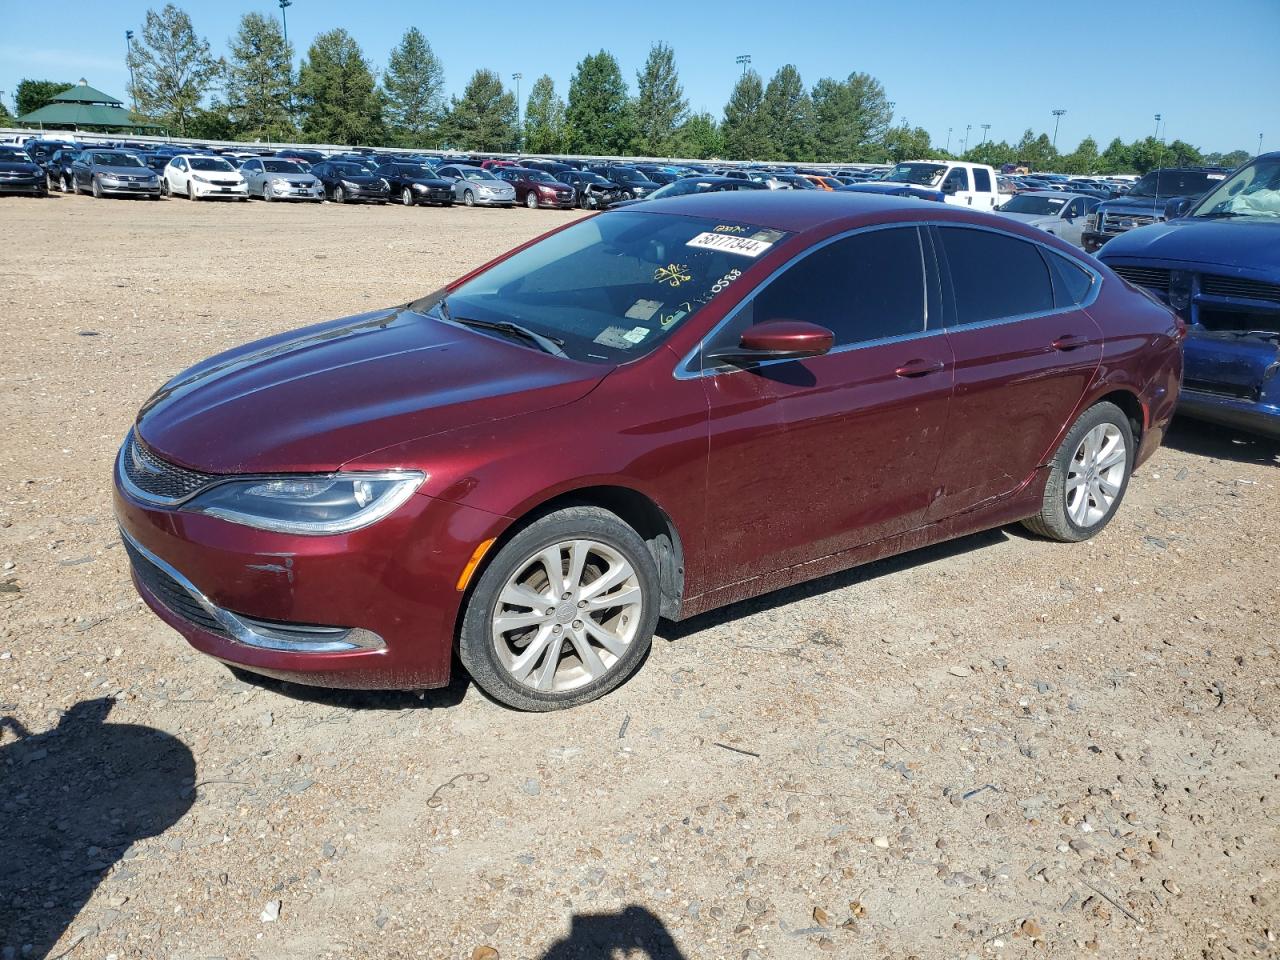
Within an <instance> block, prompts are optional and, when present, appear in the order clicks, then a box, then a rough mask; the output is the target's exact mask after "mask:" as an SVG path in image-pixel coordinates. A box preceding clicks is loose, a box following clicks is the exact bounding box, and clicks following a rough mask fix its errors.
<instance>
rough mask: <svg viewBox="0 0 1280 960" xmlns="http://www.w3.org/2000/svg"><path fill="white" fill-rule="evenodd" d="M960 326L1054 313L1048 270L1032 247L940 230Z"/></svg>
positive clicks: (998, 236) (979, 233)
mask: <svg viewBox="0 0 1280 960" xmlns="http://www.w3.org/2000/svg"><path fill="white" fill-rule="evenodd" d="M938 236H939V237H940V238H941V240H942V249H943V251H944V252H945V254H946V258H947V267H948V270H949V272H950V274H951V289H952V291H953V298H954V302H955V312H956V317H955V322H956V323H957V324H960V325H962V326H963V325H965V324H971V323H985V322H987V321H989V320H1004V319H1008V318H1010V317H1019V316H1024V315H1027V314H1034V313H1047V312H1049V311H1051V310H1053V309H1054V298H1053V282H1052V280H1051V279H1050V277H1049V268H1048V266H1047V265H1046V264H1045V262H1044V258H1043V257H1041V256H1040V251H1039V249H1038V248H1037V247H1036V245H1035V244H1031V243H1028V242H1026V241H1025V240H1019V239H1017V238H1015V237H1010V236H1008V235H1007V234H1002V233H993V232H991V231H989V230H969V229H963V228H960V227H939V228H938Z"/></svg>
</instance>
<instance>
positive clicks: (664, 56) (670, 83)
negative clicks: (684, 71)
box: [632, 43, 689, 157]
mask: <svg viewBox="0 0 1280 960" xmlns="http://www.w3.org/2000/svg"><path fill="white" fill-rule="evenodd" d="M636 91H637V92H636V99H635V104H634V109H633V113H632V116H633V120H634V125H635V136H634V139H633V140H632V146H633V147H634V149H635V151H636V152H637V153H640V154H643V155H646V156H650V157H660V156H666V155H667V154H669V153H670V152H671V138H672V137H673V136H674V135H675V132H676V128H677V127H678V126H680V124H681V123H683V122H684V120H685V118H686V117H687V116H688V114H689V101H688V100H686V99H685V98H684V88H683V87H681V86H680V75H679V73H678V71H677V70H676V59H675V53H674V52H673V51H672V49H671V48H670V47H669V46H667V45H666V44H665V43H655V44H654V45H653V46H652V47H650V48H649V56H648V58H647V59H646V60H645V62H644V68H643V69H642V70H639V71H637V73H636Z"/></svg>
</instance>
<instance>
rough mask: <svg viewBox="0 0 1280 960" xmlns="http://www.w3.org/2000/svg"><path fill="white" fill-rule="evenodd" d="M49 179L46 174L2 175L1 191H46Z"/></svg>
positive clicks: (0, 180) (0, 178) (0, 181)
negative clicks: (47, 179)
mask: <svg viewBox="0 0 1280 960" xmlns="http://www.w3.org/2000/svg"><path fill="white" fill-rule="evenodd" d="M47 187H48V181H46V180H45V176H44V174H32V175H31V176H29V177H27V176H22V177H0V193H44V192H45V190H46V188H47Z"/></svg>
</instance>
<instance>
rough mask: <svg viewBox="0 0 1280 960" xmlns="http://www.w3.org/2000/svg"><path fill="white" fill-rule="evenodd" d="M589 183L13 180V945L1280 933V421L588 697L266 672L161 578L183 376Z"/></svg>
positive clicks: (563, 946)
mask: <svg viewBox="0 0 1280 960" xmlns="http://www.w3.org/2000/svg"><path fill="white" fill-rule="evenodd" d="M566 216H572V214H565V213H557V212H538V213H535V212H531V211H526V210H519V209H518V210H511V211H492V210H465V209H455V210H424V209H414V210H406V209H402V208H398V207H396V208H386V209H363V208H351V207H336V206H333V205H324V206H320V207H309V208H294V207H285V206H284V205H281V204H275V205H270V206H268V205H265V204H261V203H253V204H239V205H215V204H212V203H202V204H192V203H188V202H181V201H169V202H160V203H148V202H129V201H94V200H91V199H88V198H83V197H57V196H55V197H53V198H51V199H49V200H47V201H34V200H23V199H5V200H0V227H3V233H4V236H5V244H4V254H3V256H2V257H0V296H2V298H3V304H4V309H3V312H2V313H0V332H2V333H3V335H4V343H5V350H6V355H5V358H4V363H3V367H2V368H0V382H2V384H3V402H4V409H5V412H6V417H5V426H4V432H5V438H4V443H3V447H2V448H0V485H2V487H3V495H2V497H0V563H3V565H4V571H3V573H2V574H0V581H3V585H2V586H0V960H7V958H9V957H26V956H35V957H41V956H45V955H46V951H48V955H49V956H63V955H66V956H70V957H74V958H77V960H79V958H96V960H103V958H113V957H114V958H121V960H122V958H126V957H129V958H132V957H140V958H172V960H186V958H192V960H194V958H210V957H221V958H234V960H239V958H262V960H266V958H322V957H323V958H327V957H343V958H400V957H405V958H408V957H413V958H420V957H423V958H472V957H488V958H492V957H495V956H500V957H501V958H504V960H513V958H528V960H564V958H568V957H578V956H581V957H584V958H600V957H608V956H611V955H615V954H614V952H613V951H615V950H616V951H617V952H616V955H617V956H625V957H628V958H634V957H647V956H651V957H653V958H674V957H684V958H688V960H695V958H699V960H700V958H720V957H732V958H766V957H769V958H791V957H809V956H823V955H832V956H837V957H858V958H862V957H885V958H889V957H892V958H901V957H907V956H916V957H919V958H935V957H936V958H944V957H948V958H949V957H969V956H975V957H999V956H1007V957H1015V956H1024V955H1034V954H1037V953H1045V954H1048V955H1051V956H1061V957H1077V956H1084V955H1089V951H1097V954H1096V955H1100V956H1114V957H1126V958H1131V957H1142V958H1166V957H1195V958H1198V957H1210V958H1218V957H1223V958H1226V957H1251V956H1276V955H1277V953H1278V952H1280V948H1278V947H1277V943H1276V939H1277V936H1280V783H1278V782H1277V778H1278V777H1280V741H1278V740H1277V732H1278V731H1277V721H1278V719H1280V691H1277V687H1276V684H1277V677H1278V676H1280V637H1278V635H1277V627H1278V626H1280V591H1277V589H1276V583H1277V579H1278V574H1280V569H1278V564H1277V559H1276V558H1277V552H1278V551H1280V498H1278V497H1277V490H1276V487H1277V483H1278V482H1280V471H1278V470H1277V465H1278V463H1280V460H1278V459H1277V450H1276V448H1275V447H1274V446H1268V445H1266V444H1261V443H1254V442H1249V441H1247V440H1242V439H1241V438H1233V437H1231V436H1228V435H1224V434H1222V433H1218V432H1212V431H1207V430H1203V429H1200V430H1196V429H1187V428H1183V429H1180V430H1179V431H1177V433H1176V434H1175V436H1174V437H1173V438H1172V440H1171V442H1170V445H1169V446H1168V447H1167V448H1166V449H1165V450H1164V451H1162V452H1161V453H1160V454H1159V455H1158V456H1157V457H1156V458H1155V460H1154V461H1153V462H1152V463H1150V464H1149V465H1148V466H1147V467H1146V469H1145V470H1144V471H1142V472H1141V473H1140V474H1139V475H1138V476H1137V477H1136V478H1135V480H1134V483H1133V484H1132V486H1131V487H1130V489H1129V495H1128V499H1127V501H1126V502H1125V504H1124V507H1123V509H1122V511H1121V513H1120V516H1119V517H1118V519H1117V520H1116V522H1115V523H1113V524H1112V525H1111V527H1110V528H1109V529H1108V530H1107V531H1106V532H1105V534H1104V535H1102V536H1101V537H1099V538H1098V539H1097V540H1095V541H1093V542H1091V543H1088V544H1083V545H1079V546H1070V547H1069V546H1061V545H1055V544H1050V543H1046V542H1043V541H1039V540H1035V539H1031V538H1029V537H1027V536H1024V535H1023V534H1021V533H1020V532H1019V531H1017V530H1013V529H1009V530H1004V531H996V532H991V533H988V534H983V535H979V536H975V537H970V538H967V539H964V540H961V541H958V542H955V543H953V544H949V545H946V546H943V547H941V548H935V549H931V550H928V551H925V552H922V553H917V554H913V555H910V556H907V557H903V558H898V559H896V560H894V561H891V562H886V563H881V564H877V565H874V566H872V567H869V568H864V569H862V570H859V571H855V572H852V573H849V574H845V575H839V576H835V577H831V578H827V579H825V580H822V581H819V582H817V583H814V584H810V585H808V586H805V587H802V588H799V589H793V590H788V591H786V592H784V593H780V594H777V595H773V596H769V597H766V598H764V599H762V600H758V601H753V602H750V603H744V604H739V605H737V606H734V607H732V608H730V609H727V610H724V611H721V612H718V613H716V614H712V615H709V616H705V617H701V618H698V619H697V620H694V621H691V622H688V623H684V624H680V625H671V624H663V625H662V626H661V628H660V630H659V639H658V640H657V641H655V644H654V649H653V653H652V656H651V657H650V658H649V660H648V662H647V663H646V664H645V666H644V667H643V668H642V670H641V671H640V673H639V674H638V675H637V676H636V677H635V678H634V679H633V680H632V681H631V682H630V683H628V684H627V685H626V686H625V687H623V688H622V689H621V690H620V691H619V692H617V693H615V694H614V695H612V696H610V697H608V698H607V699H606V700H604V701H603V702H600V703H596V704H592V705H590V706H588V707H585V708H580V709H578V710H574V711H571V712H568V713H560V714H553V715H521V714H517V713H513V712H510V711H508V710H505V709H502V708H500V707H498V706H496V705H495V704H493V703H491V702H490V701H488V700H487V699H486V698H485V697H483V696H482V695H481V694H479V692H478V691H477V690H476V689H475V688H473V687H470V686H468V685H467V684H466V682H465V679H459V680H458V681H457V682H456V683H455V684H454V685H453V686H452V687H451V688H449V689H447V690H443V691H435V692H430V693H427V694H426V695H425V696H423V697H419V696H417V695H415V694H386V695H381V694H359V695H356V694H346V693H326V692H315V691H308V690H305V689H302V688H296V687H282V686H280V685H273V684H266V683H246V682H242V681H240V680H237V679H236V678H235V677H233V676H232V675H231V674H230V673H229V672H228V671H227V670H226V669H225V668H224V667H222V666H220V665H218V664H217V663H215V662H213V661H211V660H209V659H206V658H204V657H202V656H198V655H195V654H194V653H192V652H191V651H190V650H189V649H188V647H187V645H186V644H185V642H184V641H183V640H182V639H181V638H180V637H179V636H178V635H177V634H175V633H174V632H172V631H171V630H169V629H168V628H167V627H165V626H164V625H163V624H162V623H160V622H159V621H158V620H157V619H155V618H154V617H153V616H152V615H151V614H150V613H148V612H147V611H146V610H145V609H144V608H143V607H142V606H141V605H140V602H139V601H138V600H137V598H136V596H135V595H134V592H133V589H132V587H131V586H130V583H129V579H128V575H127V571H126V563H125V558H124V555H123V551H122V549H121V548H120V546H119V543H118V542H117V538H116V531H115V526H114V523H113V521H112V516H111V506H110V495H109V491H110V476H111V463H112V458H113V456H114V454H115V451H116V448H117V445H118V443H119V442H120V439H121V437H122V435H123V434H124V433H125V431H126V429H127V428H128V425H129V422H130V418H131V416H132V414H133V412H134V410H135V409H136V408H137V407H138V405H139V404H140V403H141V402H142V400H143V399H144V398H145V397H146V396H147V395H148V394H149V393H150V392H151V391H152V390H153V389H154V388H155V387H156V386H157V385H158V384H160V383H161V382H162V381H163V380H165V379H166V378H168V377H169V376H171V375H172V374H174V373H176V372H177V371H179V370H180V369H182V368H183V367H184V366H186V365H187V364H189V363H191V362H193V361H195V360H197V359H199V358H201V357H203V356H205V355H207V354H209V353H212V352H214V351H217V350H220V349H223V348H224V347H228V346H231V345H233V344H236V343H238V342H241V341H244V340H247V339H250V338H254V337H258V336H263V335H266V334H270V333H274V332H277V331H281V330H285V329H288V328H290V327H294V326H298V325H301V324H303V323H306V322H310V321H313V320H318V319H323V318H329V317H335V316H340V315H343V314H347V313H354V312H356V311H360V310H364V309H367V308H370V307H373V306H378V305H384V304H390V303H395V302H400V301H404V300H406V299H408V298H410V297H412V296H413V295H415V294H419V293H422V292H424V291H427V290H430V289H432V288H434V287H436V286H437V285H438V284H439V283H441V282H442V281H444V280H446V279H448V278H450V277H452V276H455V275H457V274H458V273H460V272H462V271H463V270H465V269H466V268H468V267H471V266H473V265H475V264H477V263H479V262H481V261H483V260H485V259H487V258H488V257H489V256H491V255H493V254H495V253H497V252H499V251H501V250H502V249H505V248H506V247H508V246H510V245H513V244H514V243H516V242H518V241H520V240H523V239H525V238H527V237H529V236H532V235H534V234H535V233H537V232H540V231H542V230H543V229H545V228H548V227H550V226H552V225H553V224H556V223H558V222H561V221H562V220H563V218H564V217H566ZM264 415H269V411H264ZM108 714H109V715H108ZM55 940H56V946H54V945H53V941H55ZM486 947H487V948H491V949H492V951H493V952H489V951H488V950H486V949H484V948H486Z"/></svg>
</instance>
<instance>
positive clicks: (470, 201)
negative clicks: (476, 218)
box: [462, 190, 476, 207]
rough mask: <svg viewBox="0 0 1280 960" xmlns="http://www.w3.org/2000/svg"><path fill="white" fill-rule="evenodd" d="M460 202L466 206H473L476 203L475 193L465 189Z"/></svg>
mask: <svg viewBox="0 0 1280 960" xmlns="http://www.w3.org/2000/svg"><path fill="white" fill-rule="evenodd" d="M462 202H463V203H464V204H465V205H466V206H468V207H474V206H475V205H476V195H475V194H474V193H472V192H471V191H470V190H466V191H464V192H463V194H462Z"/></svg>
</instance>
